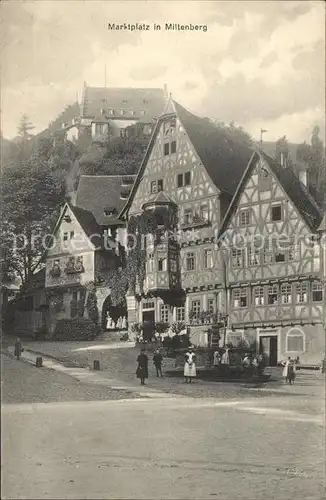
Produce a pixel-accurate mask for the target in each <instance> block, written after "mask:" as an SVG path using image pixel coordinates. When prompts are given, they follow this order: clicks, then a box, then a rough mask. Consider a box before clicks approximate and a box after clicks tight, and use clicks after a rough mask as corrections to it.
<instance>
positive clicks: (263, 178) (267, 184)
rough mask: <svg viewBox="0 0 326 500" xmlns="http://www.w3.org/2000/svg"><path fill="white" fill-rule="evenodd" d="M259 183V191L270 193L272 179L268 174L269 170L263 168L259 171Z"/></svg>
mask: <svg viewBox="0 0 326 500" xmlns="http://www.w3.org/2000/svg"><path fill="white" fill-rule="evenodd" d="M258 182H259V189H260V190H261V191H268V190H269V189H271V177H270V175H269V173H268V170H267V169H266V168H264V167H263V166H261V167H260V169H259V173H258Z"/></svg>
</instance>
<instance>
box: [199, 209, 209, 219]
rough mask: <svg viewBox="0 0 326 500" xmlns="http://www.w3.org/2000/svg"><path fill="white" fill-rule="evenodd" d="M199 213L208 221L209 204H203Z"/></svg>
mask: <svg viewBox="0 0 326 500" xmlns="http://www.w3.org/2000/svg"><path fill="white" fill-rule="evenodd" d="M199 215H200V218H201V219H202V220H206V221H208V219H209V212H208V205H202V206H201V207H200V211H199Z"/></svg>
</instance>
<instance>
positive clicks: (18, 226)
mask: <svg viewBox="0 0 326 500" xmlns="http://www.w3.org/2000/svg"><path fill="white" fill-rule="evenodd" d="M18 149H19V151H20V153H19V154H17V156H16V157H15V158H14V160H13V162H12V164H11V165H10V168H7V169H5V170H4V172H3V175H2V179H1V180H2V185H1V209H2V214H1V215H2V217H1V227H0V231H1V272H2V274H4V275H10V274H15V275H16V276H17V275H18V276H19V277H20V279H21V280H22V283H25V282H26V281H28V279H29V277H30V276H31V274H32V273H33V272H34V271H35V270H36V269H37V268H38V266H39V264H40V258H41V256H42V254H43V253H44V250H45V248H46V245H47V243H48V242H49V241H48V235H50V234H51V232H52V230H53V225H54V223H55V221H56V219H57V217H58V208H59V205H60V203H62V201H64V199H65V195H66V175H67V172H68V171H69V169H70V168H71V165H72V162H73V161H74V159H75V155H76V152H75V149H74V146H73V145H72V144H71V143H68V142H64V141H55V142H54V141H53V140H50V139H44V140H42V141H40V143H39V145H38V147H37V149H36V151H33V152H32V153H31V154H29V152H28V154H27V155H25V152H26V148H25V146H24V143H22V144H20V145H19V147H18Z"/></svg>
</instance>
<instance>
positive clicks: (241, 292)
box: [233, 288, 248, 307]
mask: <svg viewBox="0 0 326 500" xmlns="http://www.w3.org/2000/svg"><path fill="white" fill-rule="evenodd" d="M247 305H248V293H247V289H246V288H236V289H235V290H233V307H247Z"/></svg>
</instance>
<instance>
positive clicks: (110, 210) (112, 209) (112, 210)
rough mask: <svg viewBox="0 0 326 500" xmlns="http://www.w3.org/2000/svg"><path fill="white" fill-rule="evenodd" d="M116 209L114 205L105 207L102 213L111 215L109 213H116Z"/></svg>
mask: <svg viewBox="0 0 326 500" xmlns="http://www.w3.org/2000/svg"><path fill="white" fill-rule="evenodd" d="M117 213H118V212H117V209H116V208H115V207H106V208H105V209H104V214H105V215H108V216H111V215H117Z"/></svg>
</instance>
